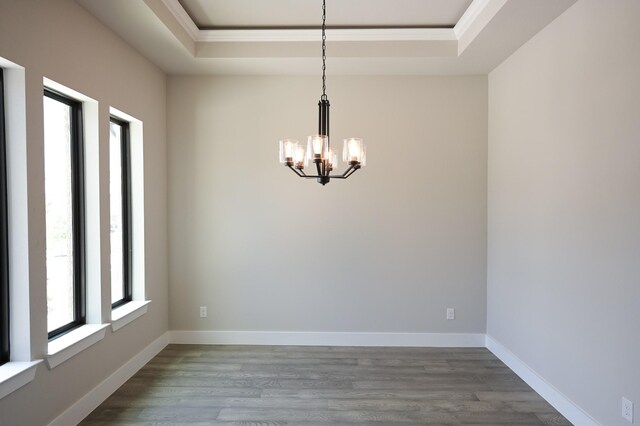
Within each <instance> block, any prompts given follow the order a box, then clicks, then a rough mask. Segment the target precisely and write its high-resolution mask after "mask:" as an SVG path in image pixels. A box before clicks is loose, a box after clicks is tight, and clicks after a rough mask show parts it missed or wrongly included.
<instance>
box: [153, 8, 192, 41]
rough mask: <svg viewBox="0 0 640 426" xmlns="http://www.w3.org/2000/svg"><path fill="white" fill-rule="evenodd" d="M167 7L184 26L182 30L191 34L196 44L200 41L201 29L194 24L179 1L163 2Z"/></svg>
mask: <svg viewBox="0 0 640 426" xmlns="http://www.w3.org/2000/svg"><path fill="white" fill-rule="evenodd" d="M161 1H162V3H163V4H164V5H165V7H166V8H167V9H168V10H169V12H171V14H172V15H173V17H174V18H176V20H177V21H178V23H179V24H180V25H181V26H182V28H183V29H184V30H185V31H186V32H187V34H189V36H190V37H191V39H192V40H193V41H194V42H195V41H197V40H198V36H199V34H200V28H198V26H197V25H196V24H195V22H193V19H191V16H189V14H188V13H187V11H186V10H184V7H182V5H181V4H180V2H179V1H178V0H161Z"/></svg>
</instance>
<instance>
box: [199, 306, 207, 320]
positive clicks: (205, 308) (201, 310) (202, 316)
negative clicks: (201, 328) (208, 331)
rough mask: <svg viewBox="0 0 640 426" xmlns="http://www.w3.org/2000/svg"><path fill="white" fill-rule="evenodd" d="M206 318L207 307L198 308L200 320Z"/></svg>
mask: <svg viewBox="0 0 640 426" xmlns="http://www.w3.org/2000/svg"><path fill="white" fill-rule="evenodd" d="M206 317H207V307H206V306H200V318H206Z"/></svg>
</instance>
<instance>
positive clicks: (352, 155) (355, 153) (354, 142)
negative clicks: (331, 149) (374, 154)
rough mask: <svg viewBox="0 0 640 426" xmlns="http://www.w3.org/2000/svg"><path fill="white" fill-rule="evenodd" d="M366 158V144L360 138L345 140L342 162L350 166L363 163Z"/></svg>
mask: <svg viewBox="0 0 640 426" xmlns="http://www.w3.org/2000/svg"><path fill="white" fill-rule="evenodd" d="M363 157H364V143H363V141H362V139H360V138H348V139H345V140H344V147H343V150H342V161H344V162H345V163H349V164H357V163H361V162H362V159H363Z"/></svg>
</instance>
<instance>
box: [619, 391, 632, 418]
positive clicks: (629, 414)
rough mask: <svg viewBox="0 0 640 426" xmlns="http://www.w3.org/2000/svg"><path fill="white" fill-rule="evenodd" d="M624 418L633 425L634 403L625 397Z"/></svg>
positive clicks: (623, 404)
mask: <svg viewBox="0 0 640 426" xmlns="http://www.w3.org/2000/svg"><path fill="white" fill-rule="evenodd" d="M622 417H624V418H625V419H626V420H628V421H629V422H630V423H633V402H631V401H629V400H628V399H627V398H625V397H624V396H623V397H622Z"/></svg>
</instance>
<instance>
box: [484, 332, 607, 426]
mask: <svg viewBox="0 0 640 426" xmlns="http://www.w3.org/2000/svg"><path fill="white" fill-rule="evenodd" d="M486 346H487V349H489V350H490V351H491V352H493V354H494V355H495V356H497V357H498V358H500V360H501V361H502V362H504V363H505V364H506V365H507V367H509V368H510V369H511V370H513V372H515V373H516V374H517V375H518V376H520V378H521V379H522V380H524V381H525V382H526V383H527V384H528V385H529V386H531V387H532V388H533V390H535V391H536V392H537V393H538V394H540V396H542V397H543V398H544V399H545V400H546V401H547V402H548V403H549V404H551V405H552V406H553V407H554V408H555V409H556V410H558V411H559V412H560V414H562V415H563V416H565V417H566V418H567V420H569V421H570V422H571V423H573V424H574V425H580V426H601V425H600V423H598V422H597V421H596V420H595V419H594V418H593V417H591V416H590V415H589V414H587V413H586V412H585V411H584V410H583V409H582V408H580V407H579V406H578V405H577V404H576V403H575V402H573V401H572V400H571V399H569V398H568V397H567V396H566V395H564V394H563V393H562V392H560V391H559V390H558V389H556V388H555V387H554V386H553V385H552V384H551V383H549V382H547V381H546V380H545V379H544V378H543V377H542V376H540V375H539V374H538V373H536V372H535V371H534V370H533V369H532V368H531V367H529V366H528V365H527V364H525V363H524V361H522V360H521V359H520V358H518V357H517V356H516V355H515V354H514V353H513V352H511V351H510V350H509V349H507V348H506V347H504V346H503V345H502V344H501V343H499V342H498V341H497V340H495V339H494V338H493V337H491V336H489V335H488V334H487V336H486Z"/></svg>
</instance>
